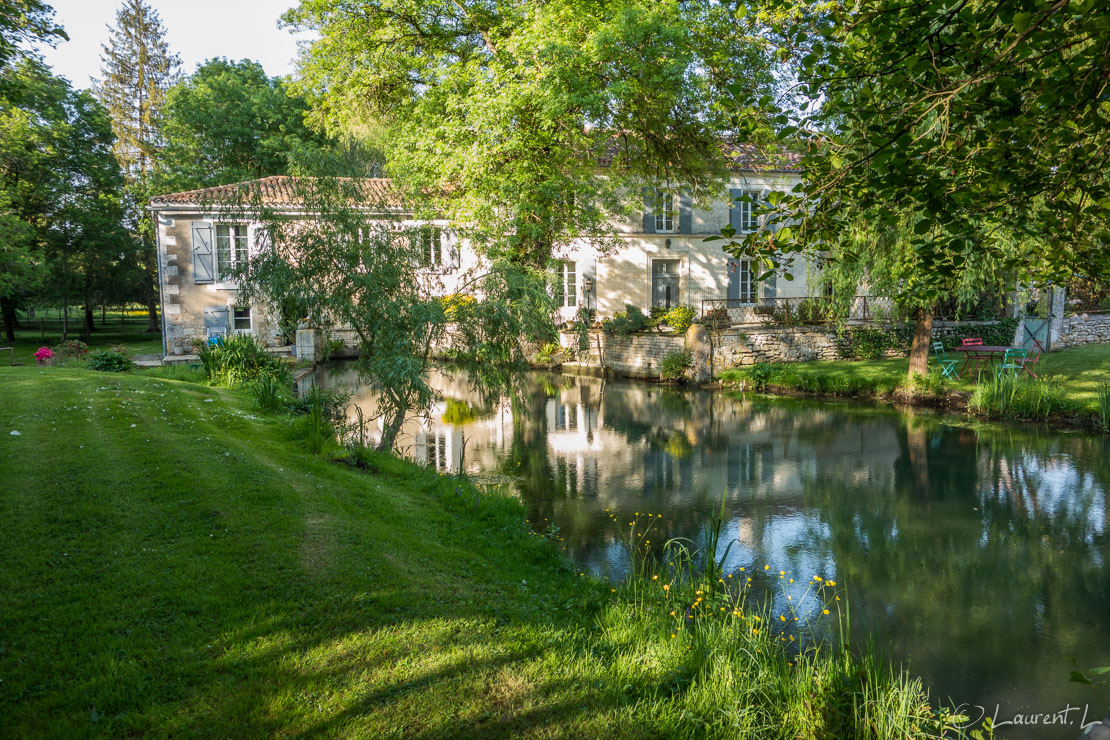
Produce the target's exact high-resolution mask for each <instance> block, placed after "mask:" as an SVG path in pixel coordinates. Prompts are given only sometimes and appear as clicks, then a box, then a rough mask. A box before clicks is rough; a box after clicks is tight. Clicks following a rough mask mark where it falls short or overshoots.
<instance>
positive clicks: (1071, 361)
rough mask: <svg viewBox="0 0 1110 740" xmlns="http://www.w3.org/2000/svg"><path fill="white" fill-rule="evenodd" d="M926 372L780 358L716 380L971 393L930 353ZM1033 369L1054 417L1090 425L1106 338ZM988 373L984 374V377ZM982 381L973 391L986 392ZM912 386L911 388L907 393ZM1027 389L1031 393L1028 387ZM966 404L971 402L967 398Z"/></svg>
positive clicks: (1108, 366)
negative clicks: (912, 380)
mask: <svg viewBox="0 0 1110 740" xmlns="http://www.w3.org/2000/svg"><path fill="white" fill-rule="evenodd" d="M929 367H930V374H929V376H928V378H926V379H924V380H921V381H919V382H918V383H917V385H916V386H911V385H910V384H908V383H907V380H906V374H907V371H908V369H909V361H908V360H907V359H905V358H898V359H881V360H859V361H847V360H841V361H834V362H805V363H782V364H774V365H755V366H751V367H745V368H735V369H731V370H725V371H723V372H722V373H721V374H720V376H719V377H720V380H721V382H722V383H724V384H725V385H726V386H730V387H745V388H748V389H755V390H770V391H775V390H781V391H789V392H804V393H815V394H820V395H831V396H848V397H859V398H886V399H889V398H894V397H898V398H899V399H908V398H909V397H910V396H911V395H916V396H917V397H918V398H919V399H921V400H924V401H926V402H938V403H942V404H948V405H954V406H959V407H963V406H965V405H967V404H968V402H969V401H972V400H973V397H975V396H976V390H977V389H978V387H979V386H978V385H977V383H976V379H975V378H974V377H971V376H970V375H968V376H965V377H963V378H959V379H956V380H948V379H942V378H941V377H940V371H939V370H937V369H936V368H935V358H934V357H932V356H930V366H929ZM1034 370H1035V372H1036V373H1037V375H1038V376H1039V377H1040V378H1042V379H1045V380H1046V381H1047V383H1048V385H1050V386H1052V395H1053V399H1054V404H1055V405H1054V410H1053V412H1052V414H1051V415H1052V416H1055V417H1056V418H1057V419H1058V420H1060V421H1067V422H1073V423H1079V424H1084V425H1094V424H1095V423H1096V420H1097V419H1098V416H1099V387H1100V385H1101V384H1104V383H1110V344H1091V345H1087V346H1084V347H1072V348H1069V349H1064V350H1060V351H1057V352H1049V353H1046V354H1044V355H1042V357H1041V359H1040V361H1039V362H1038V364H1037V365H1036V366H1035V367H1034ZM990 377H991V376H990V374H989V373H984V380H986V381H989V379H990ZM987 385H989V383H988V384H984V388H983V389H980V390H979V394H978V397H980V398H983V397H988V399H989V397H991V396H993V395H999V394H992V393H986V392H985V391H986V390H987ZM911 391H912V393H911ZM1030 395H1033V394H1032V393H1030ZM972 407H973V408H975V407H976V405H975V403H974V402H973V403H972ZM979 408H980V409H981V410H982V411H983V413H986V414H987V415H998V416H1003V417H1006V416H1009V417H1011V418H1026V417H1024V416H1022V413H1023V412H1024V409H1019V408H1016V407H1015V408H1013V409H1010V410H1009V412H1008V413H998V414H993V412H992V411H991V407H990V406H988V407H986V408H983V407H979Z"/></svg>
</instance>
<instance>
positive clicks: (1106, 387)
mask: <svg viewBox="0 0 1110 740" xmlns="http://www.w3.org/2000/svg"><path fill="white" fill-rule="evenodd" d="M1097 409H1098V416H1097V420H1098V427H1099V429H1101V430H1102V431H1104V432H1110V383H1099V384H1098V406H1097Z"/></svg>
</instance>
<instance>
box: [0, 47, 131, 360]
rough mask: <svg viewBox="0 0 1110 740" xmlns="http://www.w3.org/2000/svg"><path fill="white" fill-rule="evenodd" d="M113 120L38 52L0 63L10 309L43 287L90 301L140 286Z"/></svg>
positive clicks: (2, 240) (2, 216)
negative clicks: (124, 225) (125, 216)
mask: <svg viewBox="0 0 1110 740" xmlns="http://www.w3.org/2000/svg"><path fill="white" fill-rule="evenodd" d="M112 142H113V136H112V129H111V123H110V121H109V119H108V117H107V115H106V113H105V111H104V109H103V108H102V107H101V106H100V105H99V104H98V103H97V102H96V100H95V99H94V98H93V97H92V96H91V95H90V94H89V93H88V92H85V91H80V92H75V91H74V90H73V89H72V88H71V87H70V85H69V83H68V82H66V81H65V80H64V79H61V78H58V77H55V76H54V75H53V74H51V72H50V70H49V69H48V68H47V67H46V66H45V65H44V64H43V63H42V62H41V61H40V60H38V59H36V58H33V57H24V58H21V59H19V61H18V62H17V63H16V64H14V65H12V66H10V67H7V66H0V245H2V247H0V312H2V313H3V318H4V321H5V324H6V328H7V330H8V339H9V340H11V339H13V335H14V326H13V324H14V310H15V308H17V307H18V306H21V305H24V304H25V303H26V301H27V300H28V299H29V298H30V297H31V296H32V295H33V294H35V293H36V292H37V293H39V294H42V293H46V294H48V295H50V296H52V297H57V298H60V299H62V300H61V302H63V303H74V302H82V303H84V305H85V306H86V307H90V306H93V305H96V303H97V302H100V301H103V300H104V299H105V298H109V297H111V298H113V299H114V298H117V297H119V296H120V295H121V294H122V293H125V292H127V290H128V289H129V288H130V287H131V285H132V283H131V280H130V278H131V268H132V266H133V263H134V261H135V245H134V244H133V243H132V242H131V240H130V239H129V238H128V236H127V234H126V232H125V231H124V230H123V228H122V222H123V201H124V193H123V177H122V174H121V172H120V168H119V164H118V163H117V162H116V159H115V157H114V156H113V153H112Z"/></svg>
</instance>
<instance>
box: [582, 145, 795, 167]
mask: <svg viewBox="0 0 1110 740" xmlns="http://www.w3.org/2000/svg"><path fill="white" fill-rule="evenodd" d="M721 152H722V154H723V155H724V157H725V159H726V160H727V161H728V163H729V169H731V170H734V171H736V170H746V171H752V172H766V171H774V172H801V171H802V170H803V168H802V166H801V161H802V155H801V154H800V153H799V152H790V151H768V150H765V149H762V148H760V147H759V146H757V145H755V144H732V143H729V142H723V143H722V144H721ZM621 154H626V153H624V152H622V151H621V144H620V141H619V139H618V138H617V137H613V139H612V140H611V141H610V142H609V143H608V144H607V145H605V148H603V149H602V151H601V153H600V154H599V155H598V164H599V165H601V166H602V167H608V166H609V165H610V164H612V163H613V160H614V159H615V158H617V157H618V156H619V155H621Z"/></svg>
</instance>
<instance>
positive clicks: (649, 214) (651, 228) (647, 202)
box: [644, 190, 655, 234]
mask: <svg viewBox="0 0 1110 740" xmlns="http://www.w3.org/2000/svg"><path fill="white" fill-rule="evenodd" d="M654 209H655V191H653V190H645V191H644V233H645V234H654V233H655V213H654Z"/></svg>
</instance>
